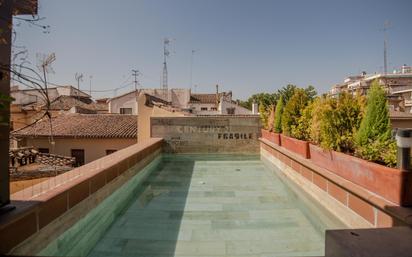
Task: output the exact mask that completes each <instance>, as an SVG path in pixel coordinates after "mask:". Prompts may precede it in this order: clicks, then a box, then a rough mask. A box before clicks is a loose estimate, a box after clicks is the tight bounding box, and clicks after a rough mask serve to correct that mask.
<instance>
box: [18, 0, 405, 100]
mask: <svg viewBox="0 0 412 257" xmlns="http://www.w3.org/2000/svg"><path fill="white" fill-rule="evenodd" d="M38 1H39V15H40V17H44V18H45V19H44V20H42V21H41V24H44V25H48V26H50V29H48V31H49V33H44V32H43V30H41V29H39V28H38V27H36V26H33V25H30V24H27V23H24V22H18V21H17V20H15V24H16V26H15V28H16V39H15V44H16V45H18V46H24V47H26V49H27V50H28V60H29V61H31V63H32V65H33V66H34V67H35V66H36V63H38V59H39V57H38V56H39V54H46V55H47V54H50V53H55V55H56V61H55V62H54V63H53V65H52V67H53V70H54V72H50V73H49V74H48V77H49V81H51V82H52V83H56V84H59V85H68V84H71V85H77V82H76V80H75V74H76V73H82V74H84V80H83V82H81V84H80V88H81V89H83V90H85V91H86V92H88V90H89V88H90V76H92V79H91V85H92V95H93V97H95V98H99V97H104V96H107V97H112V96H114V95H116V94H117V95H119V94H121V93H124V92H127V91H130V90H132V89H133V88H134V85H133V83H132V82H133V78H132V77H131V70H132V69H136V70H139V71H140V73H141V75H139V77H138V80H139V84H140V85H139V86H140V87H142V88H159V87H160V86H161V74H162V66H163V40H164V38H165V37H167V38H170V39H171V43H170V46H169V49H170V57H169V58H168V74H169V88H190V87H191V80H190V77H191V76H190V74H191V70H192V91H196V92H198V93H200V92H210V93H213V92H215V85H216V84H218V85H219V88H220V90H225V91H228V90H232V91H233V94H234V98H239V99H247V98H248V97H249V96H250V95H252V94H255V93H259V92H269V93H270V92H275V91H277V89H279V88H281V87H283V86H285V85H287V84H295V85H298V86H300V87H306V86H307V85H313V86H314V87H315V88H316V89H317V90H318V92H320V93H323V92H326V91H327V90H329V89H330V88H331V87H332V86H333V85H334V84H336V83H339V82H342V81H343V79H344V78H345V77H347V76H349V75H355V74H359V73H361V72H362V71H367V72H368V73H374V72H382V71H383V38H384V33H383V30H382V28H383V26H384V22H385V21H386V20H388V21H390V24H391V26H390V28H389V29H388V30H387V37H388V67H389V70H393V69H394V68H398V67H400V66H401V65H403V64H409V65H412V15H411V11H412V1H411V0H386V1H383V0H375V1H372V0H370V1H359V0H357V1H352V0H345V1H343V0H342V1H335V0H299V1H298V0H288V1H286V0H284V1H277V0H271V1H270V0H118V1H113V0H111V1H109V0H87V1H86V0H64V1H63V0H38ZM192 50H195V52H194V54H193V55H192ZM192 57H193V62H192ZM192 63H193V65H192ZM193 85H197V86H196V87H194V86H193ZM119 87H121V88H122V89H118V90H116V91H115V90H114V89H115V88H119ZM104 90H106V91H105V92H99V91H104Z"/></svg>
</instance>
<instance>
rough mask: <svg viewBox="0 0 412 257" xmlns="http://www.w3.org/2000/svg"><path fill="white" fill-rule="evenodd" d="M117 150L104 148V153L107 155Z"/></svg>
mask: <svg viewBox="0 0 412 257" xmlns="http://www.w3.org/2000/svg"><path fill="white" fill-rule="evenodd" d="M116 151H117V150H114V149H107V150H106V155H109V154H111V153H114V152H116Z"/></svg>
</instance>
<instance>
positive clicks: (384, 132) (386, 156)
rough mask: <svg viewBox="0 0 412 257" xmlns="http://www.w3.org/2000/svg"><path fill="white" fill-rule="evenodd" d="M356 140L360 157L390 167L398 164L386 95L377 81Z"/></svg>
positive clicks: (372, 88)
mask: <svg viewBox="0 0 412 257" xmlns="http://www.w3.org/2000/svg"><path fill="white" fill-rule="evenodd" d="M355 139H356V140H355V143H356V154H357V155H358V156H360V157H362V158H364V159H367V160H371V161H376V162H380V163H385V164H387V165H389V166H394V165H395V164H396V161H394V160H395V158H394V156H393V155H394V153H396V151H395V152H394V151H393V145H394V140H393V139H392V137H391V125H390V119H389V109H388V104H387V100H386V94H385V91H384V90H383V88H382V87H381V86H380V85H379V84H378V81H377V80H375V81H373V82H372V85H371V88H370V90H369V92H368V95H367V105H366V112H365V115H364V117H363V119H362V122H361V124H360V127H359V130H358V132H357V134H356V137H355Z"/></svg>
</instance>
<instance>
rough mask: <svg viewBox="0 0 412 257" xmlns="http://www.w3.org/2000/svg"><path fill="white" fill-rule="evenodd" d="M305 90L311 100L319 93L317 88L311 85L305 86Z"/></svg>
mask: <svg viewBox="0 0 412 257" xmlns="http://www.w3.org/2000/svg"><path fill="white" fill-rule="evenodd" d="M305 92H306V94H307V95H308V97H309V98H310V99H311V100H313V99H315V97H316V95H317V94H318V93H317V92H316V89H315V88H314V87H313V86H311V85H309V86H308V87H307V88H305Z"/></svg>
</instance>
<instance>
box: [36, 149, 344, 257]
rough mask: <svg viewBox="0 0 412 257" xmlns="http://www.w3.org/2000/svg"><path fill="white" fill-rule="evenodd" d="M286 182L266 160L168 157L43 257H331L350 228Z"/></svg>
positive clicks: (59, 241) (77, 225)
mask: <svg viewBox="0 0 412 257" xmlns="http://www.w3.org/2000/svg"><path fill="white" fill-rule="evenodd" d="M149 166H150V165H149ZM283 180H284V178H281V176H279V175H277V171H276V170H274V169H273V168H268V167H266V166H265V165H264V163H263V162H262V161H260V160H259V156H239V155H238V156H236V155H206V156H205V155H163V156H162V157H161V159H160V160H157V161H155V162H154V164H151V166H150V167H148V168H146V169H145V170H143V171H142V172H140V173H139V174H138V175H136V178H133V179H132V180H131V181H129V182H128V183H127V184H125V185H124V186H123V187H122V188H120V189H119V190H118V191H116V192H115V193H114V194H113V195H112V196H110V197H109V198H108V199H107V200H105V201H104V202H103V203H102V204H101V206H99V207H98V208H96V210H95V211H92V213H90V214H89V215H87V216H86V218H84V219H83V220H82V221H81V222H79V223H78V224H76V225H75V226H74V228H72V229H70V230H72V231H70V230H68V231H67V232H66V233H64V234H63V235H62V236H60V237H59V238H58V239H56V240H55V242H53V243H52V244H50V246H49V247H47V248H46V249H44V250H43V251H42V252H41V253H39V254H40V255H55V256H76V255H77V256H79V255H83V256H85V255H87V256H93V257H95V256H145V257H150V256H158V257H161V256H250V257H252V256H262V257H263V256H316V255H323V253H324V231H325V229H328V228H341V227H343V225H342V224H341V223H340V222H339V221H338V220H337V219H335V218H333V217H332V216H331V215H329V214H327V213H326V211H325V210H322V209H321V208H320V207H318V206H316V204H315V203H313V202H311V200H310V199H307V198H306V197H305V196H304V194H303V193H302V192H298V191H296V189H295V188H293V185H287V183H286V182H285V181H283ZM105 202H106V203H105ZM99 215H100V216H99ZM104 215H106V216H104ZM90 223H92V225H91V224H90Z"/></svg>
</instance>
